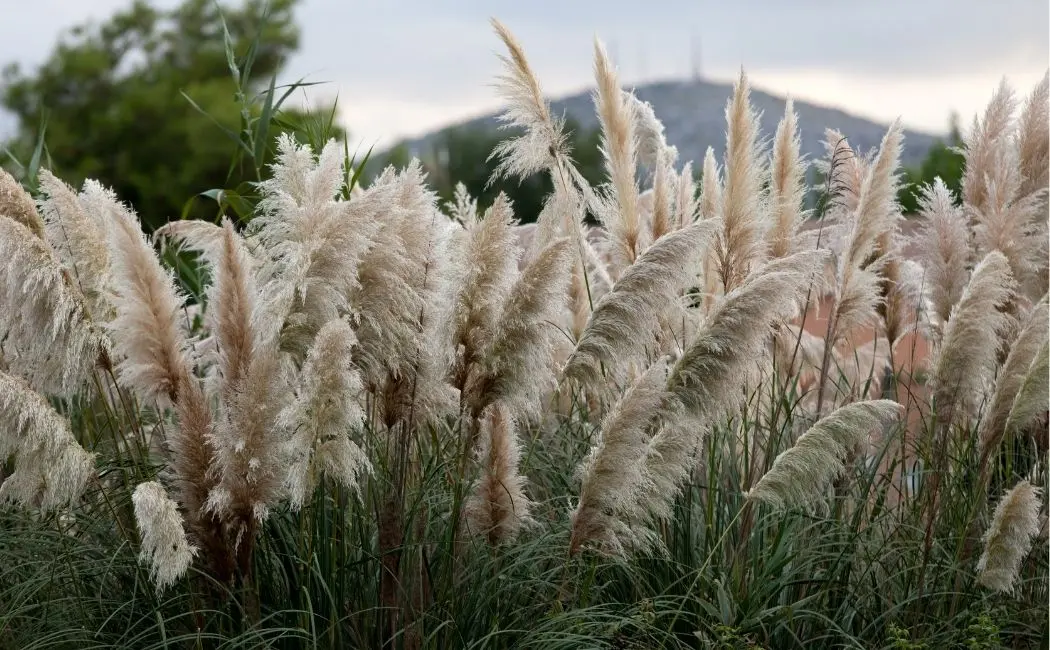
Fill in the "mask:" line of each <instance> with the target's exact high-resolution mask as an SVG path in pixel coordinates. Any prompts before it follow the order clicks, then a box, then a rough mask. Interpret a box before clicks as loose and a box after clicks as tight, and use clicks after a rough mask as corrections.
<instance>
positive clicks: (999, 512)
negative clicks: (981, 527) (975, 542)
mask: <svg viewBox="0 0 1050 650" xmlns="http://www.w3.org/2000/svg"><path fill="white" fill-rule="evenodd" d="M1040 493H1041V490H1040V489H1039V488H1037V487H1035V486H1034V485H1032V484H1031V483H1029V482H1028V481H1027V480H1022V481H1020V482H1018V483H1017V485H1015V486H1013V487H1012V488H1010V490H1008V491H1007V492H1006V494H1004V495H1003V497H1002V498H1001V499H1000V500H999V504H998V505H997V506H996V507H995V514H994V515H993V516H992V523H991V524H990V525H989V526H988V530H986V531H985V533H984V537H983V538H982V539H983V541H984V553H983V554H981V559H980V560H979V561H978V562H977V574H978V575H977V581H978V582H979V583H981V584H982V585H984V586H985V587H987V588H988V589H992V590H995V591H1002V592H1007V593H1009V592H1011V591H1013V589H1014V584H1015V583H1016V582H1017V578H1018V574H1019V573H1020V571H1021V563H1022V562H1023V561H1024V558H1025V556H1026V555H1028V552H1029V551H1031V550H1032V543H1033V541H1034V539H1035V536H1036V535H1037V534H1038V533H1039V508H1040V500H1039V495H1040Z"/></svg>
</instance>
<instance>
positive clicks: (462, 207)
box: [445, 183, 478, 228]
mask: <svg viewBox="0 0 1050 650" xmlns="http://www.w3.org/2000/svg"><path fill="white" fill-rule="evenodd" d="M445 207H446V209H447V210H448V214H449V216H450V217H452V220H453V221H457V222H459V223H460V224H461V225H463V226H464V227H465V228H469V227H470V226H471V225H473V224H475V223H477V221H478V200H477V199H475V198H474V197H472V196H471V195H470V192H469V191H468V190H467V186H466V185H464V184H463V183H456V189H455V190H453V192H452V200H451V201H448V202H446V203H445Z"/></svg>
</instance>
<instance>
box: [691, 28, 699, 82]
mask: <svg viewBox="0 0 1050 650" xmlns="http://www.w3.org/2000/svg"><path fill="white" fill-rule="evenodd" d="M689 59H690V62H691V63H692V77H693V81H700V78H701V73H700V71H701V68H700V34H699V33H697V32H693V35H692V36H690V38H689Z"/></svg>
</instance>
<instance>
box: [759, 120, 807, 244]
mask: <svg viewBox="0 0 1050 650" xmlns="http://www.w3.org/2000/svg"><path fill="white" fill-rule="evenodd" d="M799 147H801V141H800V140H799V135H798V116H797V115H795V105H794V103H793V102H792V101H791V100H790V99H789V100H788V101H787V104H786V105H785V107H784V117H783V118H782V119H781V120H780V124H779V125H778V126H777V133H776V137H775V138H774V140H773V165H772V168H771V169H770V186H769V194H770V195H769V204H770V209H771V213H772V222H773V223H772V226H771V227H770V229H769V231H768V233H767V234H766V241H767V243H768V246H769V254H770V256H772V257H786V256H788V255H790V254H792V253H794V252H796V251H797V250H799V246H798V242H797V241H796V240H797V237H798V230H799V227H800V226H801V225H802V223H803V222H804V221H805V219H806V212H805V211H804V210H803V209H802V204H803V199H804V198H805V194H806V185H805V175H806V165H805V164H804V163H803V161H802V156H801V154H800V153H799Z"/></svg>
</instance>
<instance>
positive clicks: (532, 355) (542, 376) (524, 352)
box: [465, 239, 572, 417]
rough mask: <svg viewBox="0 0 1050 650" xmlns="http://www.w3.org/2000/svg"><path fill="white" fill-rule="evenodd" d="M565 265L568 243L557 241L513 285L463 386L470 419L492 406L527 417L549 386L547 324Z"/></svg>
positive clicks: (560, 297) (560, 294) (556, 306)
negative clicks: (475, 367)
mask: <svg viewBox="0 0 1050 650" xmlns="http://www.w3.org/2000/svg"><path fill="white" fill-rule="evenodd" d="M571 265H572V243H571V241H570V240H568V239H559V240H556V241H554V242H553V243H551V244H550V245H549V246H547V248H546V249H544V251H543V252H542V253H540V255H539V256H538V257H537V258H536V260H535V261H534V262H532V263H531V264H530V265H529V266H528V267H527V268H526V269H525V271H524V272H523V273H522V274H521V277H519V278H518V281H517V282H515V284H514V287H513V288H512V289H511V292H510V296H509V297H508V298H507V302H506V305H505V307H504V309H503V314H502V315H501V316H500V319H499V321H498V323H497V324H496V327H495V330H494V335H493V337H492V342H491V343H490V344H489V345H488V346H487V348H486V350H485V354H484V357H483V361H482V363H481V364H479V367H478V371H477V372H476V373H474V374H472V375H471V377H470V378H469V379H468V382H467V386H466V393H467V396H466V399H465V402H466V403H467V404H468V405H469V406H470V408H471V411H472V412H473V415H474V417H479V416H480V415H481V412H482V411H483V410H484V409H485V407H487V406H488V405H489V404H492V403H494V402H496V401H503V402H504V404H505V405H506V406H507V407H509V408H511V409H512V410H513V411H525V412H528V411H529V409H530V408H535V403H536V401H537V399H538V398H539V396H540V394H541V393H542V391H543V390H544V389H545V388H546V387H547V386H549V385H550V384H552V383H553V380H554V377H553V374H552V371H551V368H550V352H551V345H550V341H551V337H552V335H553V334H554V333H555V331H554V328H553V325H552V321H554V320H555V319H556V318H557V316H558V314H559V313H560V312H561V310H562V309H563V307H564V304H565V297H566V289H567V287H568V282H569V272H570V270H571Z"/></svg>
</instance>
